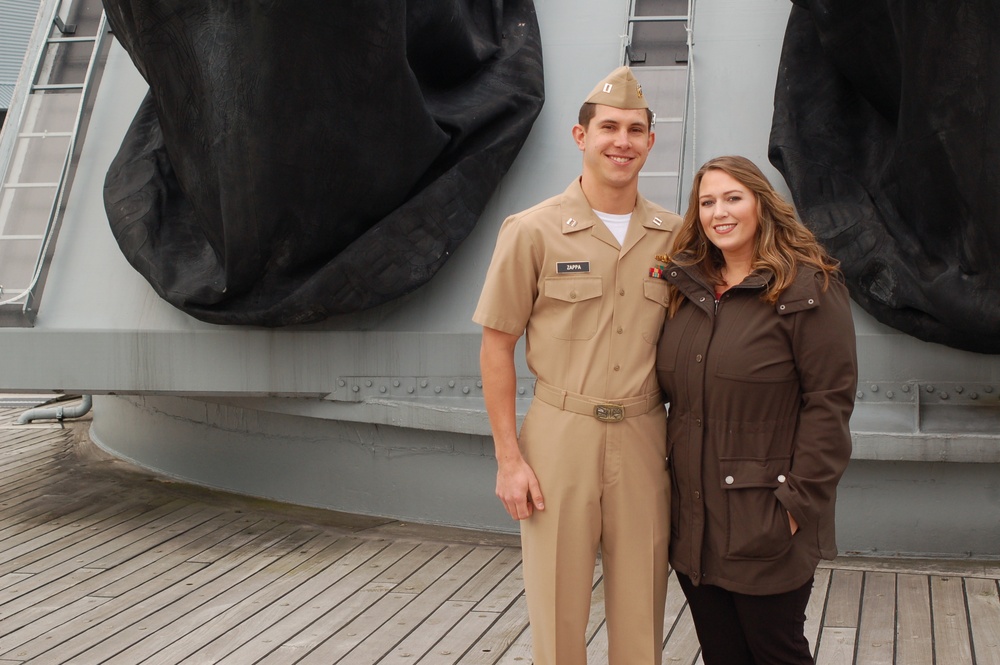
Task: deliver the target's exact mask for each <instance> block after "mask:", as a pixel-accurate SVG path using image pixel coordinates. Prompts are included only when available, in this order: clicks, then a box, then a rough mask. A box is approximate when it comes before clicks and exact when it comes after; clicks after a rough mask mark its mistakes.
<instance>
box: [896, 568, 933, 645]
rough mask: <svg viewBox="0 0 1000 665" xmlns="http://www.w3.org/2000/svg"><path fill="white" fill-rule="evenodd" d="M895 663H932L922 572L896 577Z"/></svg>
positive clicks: (926, 582)
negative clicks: (920, 573)
mask: <svg viewBox="0 0 1000 665" xmlns="http://www.w3.org/2000/svg"><path fill="white" fill-rule="evenodd" d="M896 598H897V600H896V612H897V617H898V618H897V621H896V662H897V663H900V664H905V665H933V664H934V648H933V640H932V632H931V593H930V581H929V580H928V579H927V577H926V576H925V575H909V574H906V573H901V574H899V575H897V576H896Z"/></svg>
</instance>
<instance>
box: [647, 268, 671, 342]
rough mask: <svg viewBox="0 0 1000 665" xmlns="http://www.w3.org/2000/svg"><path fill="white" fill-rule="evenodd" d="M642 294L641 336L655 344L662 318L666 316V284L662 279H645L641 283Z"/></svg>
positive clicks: (658, 338)
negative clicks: (643, 300)
mask: <svg viewBox="0 0 1000 665" xmlns="http://www.w3.org/2000/svg"><path fill="white" fill-rule="evenodd" d="M642 294H643V295H644V296H645V297H646V298H645V302H643V305H644V306H643V308H642V317H641V319H640V321H641V323H640V325H641V326H642V338H643V339H644V340H646V341H647V342H648V343H650V344H656V343H657V342H658V341H659V340H660V332H661V331H662V330H663V320H664V319H665V318H666V316H667V298H668V296H669V294H670V292H669V291H668V285H667V283H666V282H665V281H663V280H662V279H646V280H644V281H643V283H642Z"/></svg>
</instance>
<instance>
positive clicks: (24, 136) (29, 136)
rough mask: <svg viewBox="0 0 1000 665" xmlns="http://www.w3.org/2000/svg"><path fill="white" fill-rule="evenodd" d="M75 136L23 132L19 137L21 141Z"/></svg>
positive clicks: (68, 133)
mask: <svg viewBox="0 0 1000 665" xmlns="http://www.w3.org/2000/svg"><path fill="white" fill-rule="evenodd" d="M67 136H73V132H21V133H20V134H18V135H17V138H19V139H47V138H49V139H54V138H65V137H67Z"/></svg>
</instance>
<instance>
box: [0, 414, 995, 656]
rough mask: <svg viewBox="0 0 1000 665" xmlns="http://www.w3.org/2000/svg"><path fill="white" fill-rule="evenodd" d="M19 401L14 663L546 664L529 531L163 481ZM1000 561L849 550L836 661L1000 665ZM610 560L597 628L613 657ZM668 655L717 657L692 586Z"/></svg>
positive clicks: (836, 584) (2, 609) (3, 610)
mask: <svg viewBox="0 0 1000 665" xmlns="http://www.w3.org/2000/svg"><path fill="white" fill-rule="evenodd" d="M19 413H20V410H19V409H0V665H13V664H18V665H22V664H24V663H33V664H40V665H60V664H61V663H86V664H87V665H90V664H92V663H107V664H114V665H134V664H138V663H143V664H145V665H176V664H184V665H205V664H213V665H215V664H226V665H250V664H254V665H265V664H270V665H308V664H310V663H314V664H315V663H323V664H324V665H328V664H330V663H340V664H342V665H376V664H379V665H404V664H419V665H458V664H461V665H528V664H529V663H530V662H531V634H530V630H529V629H528V620H527V608H526V606H525V597H524V593H523V583H524V582H523V577H522V573H521V560H520V548H519V546H518V542H517V540H516V538H514V537H511V536H504V535H495V534H478V533H474V532H468V531H462V530H449V529H443V528H441V527H421V526H419V525H418V526H414V525H405V526H404V525H401V524H398V523H393V522H391V521H389V520H384V519H375V518H365V517H360V516H344V515H339V514H336V513H332V512H329V511H318V510H310V509H302V508H300V507H294V506H282V505H277V504H273V503H269V502H265V501H259V500H254V499H248V498H242V497H236V496H233V495H228V494H224V493H217V492H210V491H207V490H204V489H201V488H194V487H189V486H186V485H183V484H180V483H175V482H170V481H166V480H164V479H160V478H157V477H155V476H152V475H150V474H147V473H145V472H142V471H141V470H138V469H135V468H133V467H131V466H129V465H127V464H124V463H122V462H121V461H118V460H112V459H110V458H108V457H107V456H106V455H104V454H103V453H101V452H100V451H98V450H96V448H94V446H93V444H91V443H90V442H89V440H88V439H87V438H86V430H85V429H84V427H85V425H84V424H81V423H75V424H71V425H67V426H66V427H65V428H64V427H63V426H62V425H60V424H51V423H50V424H45V423H41V424H32V425H25V426H18V425H15V424H13V422H14V420H15V419H16V416H17V415H18V414H19ZM998 580H1000V562H998V561H953V560H919V561H917V560H887V559H882V560H875V559H864V558H855V559H840V560H837V561H836V562H833V563H829V564H828V563H824V564H823V565H822V566H821V567H820V569H819V570H818V571H817V573H816V579H815V582H814V586H813V595H812V598H811V599H810V603H809V606H808V607H807V610H806V617H807V620H806V636H807V638H808V639H809V642H810V644H811V645H812V647H813V649H814V652H815V653H816V656H817V663H818V665H834V664H839V663H842V664H844V665H855V664H857V665H879V664H881V663H886V664H896V665H898V664H905V665H932V664H934V663H936V664H937V665H941V664H942V663H947V664H948V665H962V664H963V663H968V664H970V665H971V664H972V663H975V665H1000V588H998ZM603 597H604V583H603V578H602V575H601V567H600V562H598V565H597V567H596V568H595V571H594V594H593V604H592V607H591V612H590V620H589V625H588V635H587V640H588V654H589V659H590V662H591V663H603V662H607V626H606V623H605V617H604V607H603ZM664 637H665V645H664V652H663V653H664V664H665V665H700V664H701V663H702V661H701V656H700V647H699V644H698V639H697V635H696V634H695V630H694V626H693V624H692V622H691V616H690V612H689V611H688V609H687V605H686V603H685V601H684V596H683V593H681V591H680V588H679V586H678V585H677V583H676V579H675V577H674V576H673V575H671V578H670V586H669V590H668V595H667V607H666V613H665V617H664Z"/></svg>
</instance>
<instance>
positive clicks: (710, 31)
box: [0, 0, 1000, 556]
mask: <svg viewBox="0 0 1000 665" xmlns="http://www.w3.org/2000/svg"><path fill="white" fill-rule="evenodd" d="M627 4H628V3H627V2H624V1H621V2H607V1H605V0H601V1H600V2H589V3H580V2H578V1H575V0H536V7H537V10H538V15H539V22H540V26H541V31H542V39H543V45H544V49H545V51H544V61H545V68H546V103H545V107H544V108H543V110H542V113H541V115H540V117H539V119H538V121H537V122H536V124H535V127H534V129H533V130H532V133H531V136H530V137H529V139H528V141H527V143H526V144H525V146H524V149H523V150H522V152H521V154H520V155H519V157H518V158H517V160H516V162H515V163H514V166H513V167H512V168H511V170H510V172H509V173H508V175H507V176H506V178H505V179H504V180H503V182H502V183H501V185H500V187H499V188H498V190H497V192H496V194H495V195H494V197H493V199H492V200H491V202H490V204H489V205H488V207H487V209H486V211H485V212H484V214H483V216H482V218H481V221H480V223H479V224H478V226H477V228H476V229H475V230H474V231H473V233H472V235H471V236H470V237H469V238H468V240H466V241H465V243H464V244H463V245H462V246H461V247H460V248H459V249H458V251H457V252H456V253H455V255H454V257H452V258H451V259H450V260H449V262H448V263H447V264H446V265H445V266H444V268H443V269H442V270H441V271H440V272H439V273H438V275H437V276H436V277H435V278H434V279H433V280H432V281H431V282H430V283H429V284H427V285H426V286H424V287H422V288H420V289H419V290H417V291H416V292H414V293H412V294H410V295H409V296H406V297H404V298H402V299H400V300H399V301H396V302H393V303H391V304H389V305H386V306H383V307H379V308H377V309H375V310H371V311H368V312H363V313H360V314H357V315H352V316H344V317H337V318H335V319H332V320H329V321H326V322H324V323H322V324H315V325H310V326H305V327H297V328H290V329H279V330H270V329H263V328H232V327H222V326H214V325H211V324H206V323H202V322H200V321H197V320H195V319H192V318H191V317H189V316H187V315H185V314H183V313H182V312H180V311H178V310H175V309H173V308H172V307H171V306H169V305H168V304H167V303H165V302H164V301H162V300H160V299H159V298H158V297H157V296H156V295H155V294H154V293H153V291H152V289H151V288H150V287H149V286H148V285H147V284H146V282H145V281H144V280H143V279H142V278H141V277H140V276H139V275H138V274H137V273H136V272H135V271H133V270H132V269H131V267H129V266H128V264H127V263H126V262H125V259H124V257H123V256H122V255H121V253H120V252H119V251H118V248H117V245H116V244H115V242H114V239H113V238H112V237H111V233H110V231H109V229H108V224H107V219H106V216H105V213H104V208H103V202H102V198H101V189H102V186H103V180H104V174H105V173H106V170H107V166H108V164H109V163H110V162H111V159H112V158H113V156H114V154H115V152H116V151H117V148H118V145H119V143H120V140H121V137H122V136H123V134H124V132H125V129H126V128H127V127H128V125H129V123H130V122H131V119H132V116H133V114H134V113H135V109H136V108H137V107H138V105H139V102H140V100H141V98H142V97H143V95H144V94H145V90H146V86H145V83H144V82H143V81H142V79H141V78H140V77H139V75H138V74H137V73H136V72H135V70H134V68H133V67H132V64H131V62H130V61H129V59H128V56H127V55H126V54H125V53H124V51H122V50H121V49H120V48H119V47H117V46H115V47H114V48H113V49H112V51H111V54H110V55H109V59H108V63H107V68H106V70H105V75H104V77H103V80H102V83H101V89H100V92H99V95H98V99H97V104H96V107H95V110H94V113H93V117H92V120H91V123H90V128H89V130H88V139H87V142H86V143H85V145H84V150H83V154H82V157H81V161H80V167H79V170H78V172H77V174H76V179H75V183H74V187H73V190H72V192H71V195H70V198H69V201H68V205H67V211H66V215H65V218H64V220H63V225H62V230H61V233H60V236H59V239H58V243H57V246H56V253H55V257H54V259H53V265H52V270H51V272H50V274H49V281H48V284H47V286H46V293H45V296H44V299H43V301H42V303H41V306H40V308H39V311H38V316H37V318H36V320H35V327H34V328H6V329H2V330H0V344H2V347H0V348H2V351H0V363H2V364H0V367H2V371H0V390H8V391H21V392H23V391H48V390H52V391H59V392H85V393H93V394H95V399H94V405H95V406H94V424H93V428H92V435H93V437H94V439H95V440H96V441H97V442H98V443H99V444H100V445H101V446H103V447H104V448H106V449H108V450H110V451H112V452H114V453H115V454H118V455H121V456H123V457H125V458H128V459H131V460H133V461H135V462H136V463H138V464H140V465H143V466H146V467H149V468H151V469H155V470H158V471H160V472H163V473H165V474H167V475H170V476H174V477H177V478H184V479H188V480H192V481H195V482H199V483H203V484H205V485H208V486H212V487H217V488H223V489H228V490H233V491H238V492H244V493H247V494H252V495H257V496H263V497H267V498H271V499H278V500H285V501H291V502H296V503H302V504H305V505H311V506H321V507H329V508H334V509H337V510H345V511H351V512H358V513H368V514H378V515H384V516H389V517H396V518H400V519H405V520H414V521H421V522H433V523H443V524H452V525H458V526H468V527H476V528H487V529H497V530H507V531H509V530H514V529H516V525H515V524H514V523H512V522H511V521H510V520H509V518H507V517H506V515H505V513H504V512H503V510H502V508H501V507H500V505H499V503H498V502H497V501H496V499H495V498H494V497H493V486H494V474H495V462H494V460H493V458H492V442H491V440H490V438H489V436H488V432H489V429H488V423H487V422H486V418H485V414H484V412H483V408H482V399H481V386H480V384H479V382H478V375H479V368H478V350H479V330H478V327H477V326H475V325H474V324H473V323H472V322H471V320H470V316H471V314H472V311H473V309H474V307H475V303H476V299H477V297H478V293H479V290H480V288H481V285H482V281H483V278H484V274H485V271H486V267H487V265H488V262H489V257H490V254H491V251H492V248H493V243H494V240H495V237H496V233H497V230H498V228H499V225H500V223H501V222H502V220H503V218H504V217H505V216H506V215H507V214H509V213H511V212H514V211H517V210H520V209H522V208H525V207H527V206H529V205H531V204H533V203H535V202H536V201H538V200H541V199H543V198H546V197H548V196H550V195H552V194H554V193H557V192H559V191H561V190H562V189H563V188H564V187H565V186H566V184H567V183H568V182H569V181H570V180H571V179H572V178H573V177H575V175H577V173H578V171H579V164H580V157H579V153H578V151H577V150H576V148H575V146H574V145H573V143H572V141H571V139H570V133H569V129H570V126H571V124H572V122H573V119H574V118H575V115H576V111H577V108H578V106H579V102H580V101H581V100H582V98H583V97H584V96H585V95H586V93H587V92H588V91H589V90H590V88H591V87H592V85H593V82H594V81H595V80H596V79H597V78H598V77H599V76H600V75H602V74H603V73H605V72H606V71H609V70H610V69H612V68H613V67H614V66H616V65H617V64H618V63H620V62H621V59H622V53H623V44H622V38H621V35H622V34H623V33H624V32H625V28H624V25H625V17H626V13H627ZM790 6H791V4H790V2H789V1H788V0H726V1H723V0H698V1H697V2H696V4H695V13H694V20H693V22H692V28H693V37H692V39H693V44H694V46H693V54H692V59H691V65H692V67H693V72H694V80H693V86H692V90H691V93H690V99H689V110H690V112H691V113H693V117H694V121H691V120H689V121H688V123H687V131H688V135H687V137H686V144H685V145H686V148H685V154H684V157H683V168H684V178H683V181H682V190H684V191H686V189H687V188H688V187H689V186H690V177H691V173H692V171H693V170H694V168H696V167H697V166H698V165H699V164H700V163H701V162H703V161H704V160H706V159H708V158H709V157H712V156H715V155H718V154H724V153H740V154H744V155H747V156H749V157H751V158H752V159H754V160H755V161H756V162H757V163H758V164H760V165H761V166H762V167H765V171H766V173H767V174H768V176H769V177H771V178H772V181H773V182H775V183H781V178H780V176H779V175H778V174H777V173H776V171H774V169H772V168H770V167H769V166H768V165H767V159H766V151H767V138H768V133H769V129H770V120H771V109H772V98H773V86H774V78H775V72H776V69H777V63H778V55H779V52H780V46H781V40H782V36H783V32H784V25H785V20H786V18H787V15H788V11H789V9H790ZM639 75H640V78H641V71H640V73H639ZM654 150H655V148H654ZM391 159H392V157H391V155H387V156H386V168H387V169H390V168H391V167H392V164H391ZM643 191H644V193H645V194H647V195H648V196H650V197H651V198H654V199H657V198H660V197H658V196H657V193H656V192H654V191H646V190H645V189H644V190H643ZM665 202H666V203H668V204H670V203H671V202H669V201H665ZM855 317H856V326H857V330H858V351H859V359H860V366H861V383H860V385H859V398H858V407H857V411H856V415H855V418H854V420H853V421H852V430H853V431H854V435H855V454H854V459H853V460H852V463H851V466H850V467H849V469H848V472H847V474H846V475H845V477H844V480H843V482H842V484H841V490H840V502H839V508H838V534H839V544H840V546H841V549H842V550H848V551H858V552H878V553H906V554H925V553H933V554H938V555H956V556H963V555H970V554H971V555H976V556H985V555H996V554H998V553H1000V530H998V529H996V528H995V527H996V525H997V524H998V523H1000V473H998V471H1000V435H998V434H997V432H1000V405H998V402H997V400H998V394H1000V357H995V356H983V355H977V354H972V353H968V352H962V351H957V350H954V349H949V348H946V347H943V346H940V345H935V344H928V343H924V342H920V341H919V340H916V339H914V338H912V337H909V336H907V335H904V334H902V333H899V332H897V331H894V330H892V329H890V328H888V327H886V326H883V325H881V324H879V323H877V322H876V321H874V320H873V319H872V318H871V317H869V316H868V315H867V314H865V313H864V312H862V311H861V310H860V309H858V308H855ZM519 358H520V359H519V366H518V369H519V377H520V378H519V381H520V389H521V390H522V391H523V394H522V399H520V400H519V402H520V407H519V408H520V409H521V411H522V413H523V411H524V410H525V409H526V408H527V404H528V401H529V399H530V394H531V383H532V382H531V377H530V375H529V373H528V371H527V368H526V366H525V365H524V363H523V357H522V356H519ZM990 391H992V392H990ZM973 395H975V397H973Z"/></svg>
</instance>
